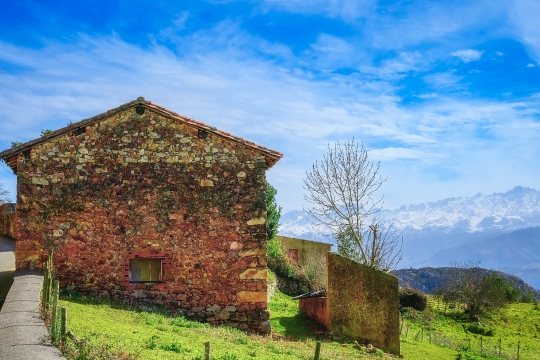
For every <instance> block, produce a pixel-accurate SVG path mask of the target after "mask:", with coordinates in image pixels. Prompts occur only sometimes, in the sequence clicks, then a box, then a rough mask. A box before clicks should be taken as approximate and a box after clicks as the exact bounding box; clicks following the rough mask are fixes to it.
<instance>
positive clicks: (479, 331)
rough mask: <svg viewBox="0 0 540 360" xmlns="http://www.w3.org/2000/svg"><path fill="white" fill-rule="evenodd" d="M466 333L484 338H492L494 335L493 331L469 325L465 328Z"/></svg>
mask: <svg viewBox="0 0 540 360" xmlns="http://www.w3.org/2000/svg"><path fill="white" fill-rule="evenodd" d="M467 331H468V332H470V333H473V334H478V335H485V336H493V335H495V330H493V329H486V328H484V327H482V326H480V325H476V324H471V325H469V326H468V327H467Z"/></svg>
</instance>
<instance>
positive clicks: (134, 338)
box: [61, 291, 540, 360]
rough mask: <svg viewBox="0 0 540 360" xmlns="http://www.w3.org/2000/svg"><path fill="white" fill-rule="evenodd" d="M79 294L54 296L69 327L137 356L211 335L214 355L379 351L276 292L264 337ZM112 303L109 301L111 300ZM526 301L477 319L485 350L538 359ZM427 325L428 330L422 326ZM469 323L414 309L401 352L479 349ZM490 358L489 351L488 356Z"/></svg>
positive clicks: (428, 354) (535, 321)
mask: <svg viewBox="0 0 540 360" xmlns="http://www.w3.org/2000/svg"><path fill="white" fill-rule="evenodd" d="M85 302H88V300H85V299H81V298H74V299H68V298H65V299H63V300H62V301H61V306H65V307H67V308H68V311H69V328H70V330H71V331H72V332H73V333H74V334H75V335H76V336H78V337H80V338H87V339H91V340H89V341H94V342H96V343H100V342H104V341H106V342H107V343H108V344H109V346H110V347H113V348H116V349H117V351H121V350H122V351H125V352H126V353H129V354H131V355H136V354H139V359H197V358H202V356H203V353H204V343H205V342H206V341H210V342H211V343H212V348H213V359H217V360H219V359H224V360H234V359H276V358H280V359H310V358H312V356H313V353H314V348H315V340H316V339H317V336H319V337H320V338H321V340H322V341H323V346H322V353H321V355H322V358H323V359H352V358H366V359H369V358H373V359H375V358H381V356H380V355H379V356H378V355H371V354H365V353H364V352H362V351H361V350H357V349H354V348H353V347H352V346H351V345H341V344H339V343H337V342H333V341H332V340H330V339H328V338H325V337H324V336H322V335H314V334H317V333H320V332H321V331H320V329H319V328H318V327H317V326H316V325H315V324H313V323H312V322H310V321H308V320H306V319H304V318H303V317H302V316H300V315H298V304H297V302H296V301H294V300H291V299H290V297H288V296H287V295H284V294H282V293H280V292H279V291H277V292H276V295H275V296H274V298H273V299H272V301H271V303H270V310H271V313H272V318H271V321H272V326H273V329H274V332H275V333H274V334H273V336H271V337H262V336H256V335H246V334H245V333H243V332H240V331H238V330H235V329H231V328H227V327H218V328H210V327H208V325H206V324H200V323H197V322H191V321H187V320H184V319H183V318H174V317H172V316H170V315H167V314H160V313H145V312H137V311H133V310H125V309H121V308H116V307H115V306H114V305H112V306H111V305H110V303H109V302H108V301H89V302H90V303H88V304H86V303H85ZM113 304H114V303H113ZM533 307H534V305H532V304H514V305H511V306H509V307H508V308H506V309H504V310H501V311H500V312H499V313H497V314H494V315H492V316H489V317H485V318H484V319H482V323H483V325H484V326H485V327H486V328H493V329H494V330H495V335H494V336H492V337H486V336H483V337H482V338H483V345H484V349H487V350H488V351H495V352H496V351H497V350H496V349H495V346H497V345H498V340H499V338H501V339H502V345H503V355H505V354H506V355H512V357H515V355H516V354H517V341H518V340H519V341H521V359H540V340H539V339H538V337H539V336H540V310H535V309H534V308H533ZM427 324H429V327H431V329H432V330H431V342H432V343H431V344H430V343H429V333H428V331H427V330H425V331H424V335H423V338H422V332H421V329H422V327H423V328H424V329H427V328H428V325H427ZM468 325H469V324H468V323H466V322H463V321H461V319H460V315H458V314H445V313H444V312H440V311H433V310H431V311H426V312H424V313H414V314H413V316H408V317H406V318H405V320H404V321H403V327H402V336H401V338H402V342H401V350H402V355H403V356H404V358H405V359H456V355H457V354H458V351H457V348H458V347H459V346H460V345H464V346H466V345H468V340H467V339H468V338H470V339H471V347H472V348H473V349H472V350H473V351H471V352H470V353H469V354H468V355H467V357H464V358H467V359H475V358H477V357H475V356H474V353H477V355H478V354H479V350H480V349H479V346H480V340H479V339H480V337H481V336H479V335H476V334H472V333H470V332H468V331H466V328H467V326H468ZM490 358H491V357H490Z"/></svg>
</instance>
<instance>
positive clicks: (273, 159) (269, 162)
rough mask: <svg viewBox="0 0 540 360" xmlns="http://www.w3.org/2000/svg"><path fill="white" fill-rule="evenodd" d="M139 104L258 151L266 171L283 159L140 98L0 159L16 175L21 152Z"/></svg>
mask: <svg viewBox="0 0 540 360" xmlns="http://www.w3.org/2000/svg"><path fill="white" fill-rule="evenodd" d="M139 104H142V105H144V106H146V107H147V108H149V109H152V110H154V111H156V112H159V113H162V114H163V115H165V116H167V117H170V118H172V119H179V120H180V121H183V122H186V123H188V124H190V125H192V126H195V127H197V128H200V129H204V130H207V131H209V132H211V133H213V134H215V135H217V136H221V137H224V138H227V139H228V140H230V141H234V142H237V143H240V144H242V145H244V146H247V147H250V148H253V149H255V150H258V151H259V152H261V153H262V154H263V155H264V158H265V161H266V170H268V169H270V168H271V167H272V166H274V165H275V164H276V163H277V162H278V161H279V160H280V159H281V158H282V157H283V154H281V153H279V152H277V151H274V150H270V149H268V148H266V147H263V146H260V145H257V144H255V143H253V142H251V141H249V140H245V139H242V138H240V137H237V136H234V135H232V134H229V133H227V132H225V131H221V130H218V129H216V128H215V127H213V126H209V125H206V124H204V123H202V122H200V121H197V120H193V119H191V118H188V117H186V116H183V115H179V114H177V113H175V112H173V111H170V110H168V109H166V108H164V107H163V106H159V105H156V104H153V103H152V102H151V101H148V100H145V99H144V98H142V97H140V98H138V99H137V100H133V101H130V102H128V103H126V104H123V105H120V106H118V107H116V108H114V109H111V110H108V111H106V112H104V113H101V114H98V115H95V116H92V117H90V118H87V119H83V120H81V121H79V122H76V123H72V124H69V125H68V126H65V127H63V128H60V129H58V130H56V131H54V132H53V133H52V134H49V135H45V136H42V137H39V138H37V139H34V140H30V141H27V142H26V143H24V144H21V145H19V146H17V147H15V148H12V149H6V150H4V151H2V152H0V159H2V160H4V161H5V162H6V163H7V164H8V166H9V167H10V168H11V169H12V170H13V172H15V173H16V166H15V168H14V167H13V166H12V165H16V155H17V154H19V153H21V152H23V151H25V150H29V149H31V148H33V147H34V146H36V145H39V144H41V143H44V142H47V141H50V140H52V139H54V138H57V137H60V136H63V135H65V134H66V133H68V132H70V131H73V130H76V129H78V128H80V127H83V126H87V125H90V124H93V123H95V122H97V121H100V120H102V119H104V118H107V117H109V116H112V115H114V114H116V113H118V112H120V111H123V110H126V109H129V108H130V107H133V106H136V105H139ZM14 159H15V160H14Z"/></svg>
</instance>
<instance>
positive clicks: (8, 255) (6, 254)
mask: <svg viewBox="0 0 540 360" xmlns="http://www.w3.org/2000/svg"><path fill="white" fill-rule="evenodd" d="M14 272H15V241H14V240H11V239H8V238H6V237H3V236H1V235H0V307H1V302H2V301H3V300H5V298H6V296H7V293H8V291H9V288H10V287H11V283H12V282H13V273H14Z"/></svg>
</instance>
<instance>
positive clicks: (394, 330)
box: [327, 253, 400, 355]
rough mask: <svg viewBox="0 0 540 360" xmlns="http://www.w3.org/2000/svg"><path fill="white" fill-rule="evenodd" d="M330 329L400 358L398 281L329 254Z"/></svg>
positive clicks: (387, 275)
mask: <svg viewBox="0 0 540 360" xmlns="http://www.w3.org/2000/svg"><path fill="white" fill-rule="evenodd" d="M327 266H328V269H327V271H328V286H327V297H328V313H329V323H330V327H329V329H330V330H331V331H333V332H335V333H338V334H342V335H345V336H348V337H351V338H355V339H358V340H360V341H362V342H369V343H371V344H372V345H373V346H375V347H378V348H380V349H382V350H384V351H386V352H389V353H392V354H396V355H399V351H400V350H399V349H400V348H399V346H400V344H399V297H398V279H397V278H396V277H394V276H392V275H389V274H387V273H384V272H382V271H378V270H375V269H372V268H369V267H366V266H364V265H361V264H358V263H355V262H353V261H350V260H348V259H346V258H344V257H342V256H339V255H337V254H333V253H328V255H327Z"/></svg>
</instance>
